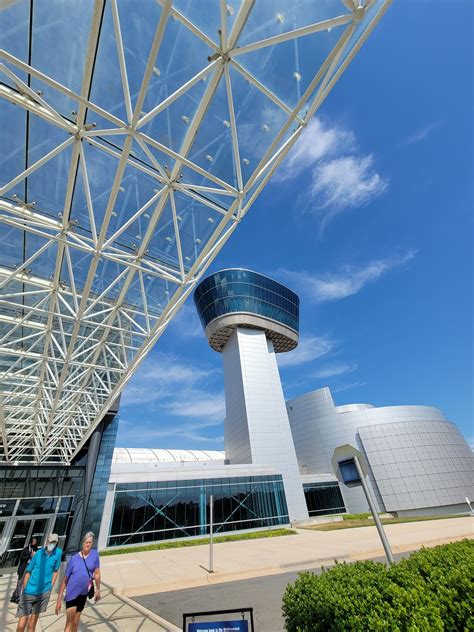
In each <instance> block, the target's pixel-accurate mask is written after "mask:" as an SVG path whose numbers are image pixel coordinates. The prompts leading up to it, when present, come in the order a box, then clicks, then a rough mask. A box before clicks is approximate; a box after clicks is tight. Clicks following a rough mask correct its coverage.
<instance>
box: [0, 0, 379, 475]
mask: <svg viewBox="0 0 474 632" xmlns="http://www.w3.org/2000/svg"><path fill="white" fill-rule="evenodd" d="M388 2H389V0H376V2H372V1H371V0H366V2H365V3H364V0H362V2H359V0H358V1H357V3H354V2H352V1H351V0H344V1H339V0H320V1H318V2H313V1H310V0H296V1H295V2H293V3H288V2H284V1H283V2H281V3H279V4H278V3H276V2H273V1H270V0H259V2H254V3H252V2H240V1H237V0H236V1H233V0H230V1H229V2H225V3H222V2H218V1H217V0H212V2H211V1H209V2H207V3H205V4H203V3H198V2H193V1H191V0H174V2H169V3H168V2H165V1H164V0H163V2H161V1H160V2H156V1H155V0H142V1H141V2H135V1H132V0H106V1H105V2H103V3H101V2H100V1H99V2H94V1H93V0H87V2H82V3H78V2H76V1H75V0H49V1H48V2H38V1H31V2H30V1H29V0H23V1H18V2H10V1H8V0H7V1H5V2H0V21H1V27H0V63H3V64H4V66H0V108H1V110H0V112H1V117H2V126H1V127H0V146H1V147H2V152H1V156H0V246H1V249H0V250H1V252H0V284H1V288H2V289H1V290H0V292H1V296H2V302H1V304H0V310H1V311H0V316H1V317H2V318H1V319H0V323H1V332H0V333H1V334H2V335H3V339H4V343H5V345H7V348H0V353H1V356H0V366H1V370H3V371H5V370H8V371H10V373H9V375H8V379H6V380H3V381H2V382H1V383H0V389H1V391H2V392H3V395H4V401H5V396H6V395H8V406H7V407H4V418H5V421H4V428H3V430H4V433H0V437H2V439H0V459H7V460H9V461H22V462H38V461H44V462H47V461H51V462H53V461H61V462H64V463H68V462H70V461H71V459H72V458H73V457H74V455H75V454H76V453H78V452H79V450H81V448H82V446H83V444H84V442H85V440H86V437H87V436H88V434H89V433H90V431H91V430H92V429H93V428H94V426H95V425H96V424H97V423H98V421H99V420H100V419H101V417H102V416H103V414H104V413H105V412H106V411H107V409H108V407H109V406H110V404H112V402H113V401H114V400H115V399H116V398H117V395H118V394H119V392H120V388H121V385H122V384H123V383H124V382H126V381H127V380H128V379H129V377H130V375H131V373H133V371H134V370H135V368H136V367H137V366H138V364H139V363H140V361H141V360H142V359H143V357H145V355H146V352H147V351H148V350H149V348H150V347H151V345H152V344H154V343H155V342H156V341H157V340H158V338H159V336H160V335H161V333H162V332H163V330H164V328H165V326H166V325H167V322H168V320H169V314H173V313H175V311H176V308H177V307H178V305H179V304H181V303H182V301H183V300H184V299H185V298H186V297H187V296H188V295H189V294H190V293H191V292H192V291H193V289H194V286H195V285H196V283H197V282H198V281H199V278H200V276H201V275H202V273H203V271H204V270H205V268H206V266H207V265H208V264H209V262H210V261H212V259H213V258H214V257H215V256H216V255H217V253H218V252H219V250H220V248H221V247H222V245H223V243H225V240H226V238H227V237H228V236H229V235H230V234H231V232H232V231H233V229H234V228H235V226H236V222H237V221H239V220H240V217H241V215H242V213H245V212H247V210H248V207H249V206H250V204H251V202H252V201H253V197H254V196H253V194H254V193H257V192H259V189H260V184H261V183H262V182H263V178H264V176H265V175H266V174H267V173H269V172H270V170H271V169H272V168H273V167H274V166H278V164H279V163H280V162H281V160H282V159H283V158H284V156H285V143H286V141H287V140H288V139H289V138H290V137H291V135H292V134H293V133H294V132H295V131H297V130H299V129H301V125H302V124H305V123H306V122H307V121H306V120H305V116H306V113H307V111H308V109H309V108H310V107H311V106H312V105H313V99H314V96H315V94H316V95H318V94H319V93H318V92H317V91H318V89H319V87H318V81H319V85H321V83H322V85H323V87H324V86H327V85H329V87H332V83H333V82H332V81H331V78H332V77H334V76H335V73H338V70H339V69H340V68H341V67H342V65H343V64H344V65H345V62H346V61H347V60H348V56H349V55H350V54H351V50H353V48H354V46H356V45H358V42H359V41H360V38H364V37H365V35H366V33H367V30H366V29H367V27H368V26H369V25H370V24H371V20H374V21H375V20H376V19H378V15H379V13H378V12H380V13H381V12H383V11H384V10H385V9H386V7H387V6H388ZM366 5H367V6H368V8H367V9H366ZM30 11H31V16H30ZM337 16H343V17H342V18H338V19H337V20H336V21H333V22H330V23H328V24H323V27H322V30H321V28H320V27H318V26H315V25H317V24H318V22H321V21H324V20H328V19H332V18H335V17H337ZM30 18H31V19H30ZM346 24H347V26H346ZM301 28H304V29H305V30H304V31H303V32H300V31H298V29H301ZM347 28H350V29H351V32H353V35H352V39H351V40H350V41H349V43H348V45H347V48H346V49H345V50H344V49H340V41H341V39H340V38H341V33H344V32H346V29H347ZM219 29H221V33H219ZM329 29H330V30H329ZM231 33H232V36H231V37H232V43H229V37H230V34H231ZM30 35H31V42H30V41H29V37H30ZM268 38H274V39H271V40H270V42H265V41H263V40H265V39H268ZM53 43H54V51H53V48H52V45H53ZM236 47H237V48H236ZM244 47H248V48H247V49H245V48H244ZM1 49H4V50H1ZM4 51H6V52H4ZM328 55H332V56H333V57H334V59H335V62H334V64H333V67H331V75H326V76H325V72H326V71H325V70H324V68H326V67H327V66H329V63H328V64H327V65H326V66H324V67H323V71H322V72H321V73H319V74H317V73H318V69H319V67H320V66H321V64H324V62H325V60H326V59H327V58H328ZM331 58H332V57H331ZM28 64H30V66H31V69H30V72H29V74H27V73H28V70H29V66H28ZM147 69H148V72H147ZM315 76H317V77H318V81H316V80H315ZM28 82H30V84H29V83H28ZM55 82H59V83H55ZM328 82H330V83H329V84H328ZM29 85H31V88H30V87H29ZM309 86H311V90H308V87H309ZM323 89H324V88H323ZM68 91H72V92H68ZM326 91H327V90H326V89H325V92H326ZM310 92H312V94H310ZM325 92H324V93H323V94H322V96H325ZM79 93H83V94H84V99H82V100H81V98H80V97H79V96H77V95H79ZM319 96H321V95H319ZM88 99H89V100H88ZM321 100H322V99H321ZM303 102H304V103H303ZM81 103H82V105H81ZM136 105H138V106H139V107H138V108H136V107H135V106H136ZM317 105H318V103H317V102H316V103H315V106H317ZM101 108H102V109H101ZM134 109H136V110H137V111H136V112H135V113H134V114H133V111H134ZM313 109H315V108H313ZM78 113H81V117H80V118H78ZM83 115H85V121H86V122H85V123H84V122H83V121H84V119H83ZM281 150H283V151H281ZM51 152H53V155H51ZM25 168H28V172H27V173H26V177H24V176H23V175H22V172H23V171H24V170H25ZM14 179H16V181H15V180H14ZM12 182H13V184H11V183H12ZM9 184H10V186H9ZM2 187H3V189H2ZM229 210H230V211H231V212H229ZM19 319H22V321H21V324H20V325H18V322H19ZM8 341H9V342H8ZM8 345H10V346H8ZM132 361H133V363H132V364H131V362H132ZM35 411H36V413H35ZM17 420H21V423H22V424H23V425H22V426H21V432H18V431H17V430H18V428H17V427H16V426H15V423H16V421H17ZM30 422H31V423H30ZM50 422H53V426H52V428H51V427H50V426H49V425H48V424H49V423H50ZM5 436H6V441H7V445H3V441H4V437H5ZM1 455H3V456H1Z"/></svg>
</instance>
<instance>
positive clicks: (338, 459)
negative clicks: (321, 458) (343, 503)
mask: <svg viewBox="0 0 474 632" xmlns="http://www.w3.org/2000/svg"><path fill="white" fill-rule="evenodd" d="M332 465H333V468H334V471H335V472H336V475H337V477H338V479H339V480H340V481H341V482H342V483H344V485H347V486H348V487H354V486H358V485H361V486H362V489H363V490H364V494H365V497H366V499H367V504H368V505H369V509H370V513H371V514H372V517H373V519H374V523H375V526H376V527H377V531H378V533H379V536H380V539H381V540H382V545H383V548H384V551H385V555H386V556H387V560H388V563H389V564H393V562H394V559H393V553H392V549H391V547H390V543H389V541H388V539H387V535H386V533H385V530H384V528H383V526H382V523H381V521H380V518H379V514H378V512H377V507H376V506H375V502H374V499H373V497H372V493H371V491H370V488H369V486H368V485H367V481H366V474H367V471H366V466H365V463H364V461H363V456H362V453H361V452H360V451H359V450H357V449H356V448H354V447H353V446H351V445H349V444H346V445H341V446H339V447H337V448H336V449H335V450H334V455H333V457H332Z"/></svg>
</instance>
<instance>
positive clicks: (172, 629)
mask: <svg viewBox="0 0 474 632" xmlns="http://www.w3.org/2000/svg"><path fill="white" fill-rule="evenodd" d="M102 585H103V586H106V587H107V588H108V590H110V592H111V593H112V594H113V595H115V596H116V597H119V598H120V599H122V600H123V601H124V602H125V603H126V604H127V605H129V606H130V607H131V608H134V609H135V610H138V612H140V613H141V614H143V615H144V616H146V617H147V618H148V619H150V620H151V621H153V622H154V623H157V624H158V625H159V626H161V627H162V628H164V629H165V630H166V632H182V630H181V628H178V627H176V626H175V625H174V623H171V622H170V621H166V619H163V617H160V616H159V615H158V614H155V613H154V612H152V611H151V610H148V608H145V606H142V604H140V603H138V602H136V601H134V600H133V599H130V597H127V595H125V594H124V593H123V592H122V590H120V589H119V588H113V587H111V586H109V585H108V584H105V583H104V582H102Z"/></svg>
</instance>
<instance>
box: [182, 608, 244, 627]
mask: <svg viewBox="0 0 474 632" xmlns="http://www.w3.org/2000/svg"><path fill="white" fill-rule="evenodd" d="M239 615H240V618H237V617H239ZM196 619H201V621H196ZM210 619H214V621H210ZM183 631H184V632H254V631H255V628H254V625H253V608H236V609H235V610H208V611H206V612H187V613H184V614H183Z"/></svg>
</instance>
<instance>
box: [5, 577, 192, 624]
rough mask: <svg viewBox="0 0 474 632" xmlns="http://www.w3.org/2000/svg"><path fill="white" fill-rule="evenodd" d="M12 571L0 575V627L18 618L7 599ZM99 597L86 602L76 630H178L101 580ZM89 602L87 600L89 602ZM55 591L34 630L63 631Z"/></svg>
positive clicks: (14, 580)
mask: <svg viewBox="0 0 474 632" xmlns="http://www.w3.org/2000/svg"><path fill="white" fill-rule="evenodd" d="M15 582H16V574H15V575H11V574H8V575H0V630H1V632H14V631H15V630H16V624H17V621H18V619H17V618H16V617H15V614H16V606H15V604H11V603H9V598H10V595H11V594H12V592H13V589H14V588H15ZM102 588H103V590H102V591H101V592H102V599H101V600H100V602H99V604H98V605H97V606H95V605H89V604H88V605H86V608H85V610H84V612H83V613H82V617H81V623H80V625H79V630H81V632H82V631H85V630H87V631H88V632H178V631H179V630H180V628H177V627H176V626H174V625H172V624H169V623H168V622H167V621H164V620H163V619H162V618H161V617H159V616H158V615H156V614H154V613H153V612H151V611H150V610H148V609H147V608H145V607H144V606H141V605H140V604H138V603H136V602H135V601H132V600H131V599H129V598H128V597H125V596H123V595H117V594H114V592H113V591H112V590H111V589H110V588H108V587H106V586H105V585H104V584H102ZM89 603H90V602H89ZM55 606H56V595H55V594H53V596H52V597H51V600H50V602H49V606H48V610H47V611H46V613H45V614H43V615H41V617H40V620H39V622H38V625H37V627H36V630H37V632H63V630H64V625H65V622H66V615H65V613H64V609H63V612H62V614H60V615H59V616H56V615H55V614H54V608H55Z"/></svg>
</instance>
